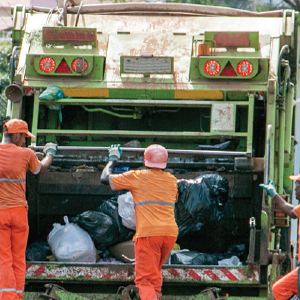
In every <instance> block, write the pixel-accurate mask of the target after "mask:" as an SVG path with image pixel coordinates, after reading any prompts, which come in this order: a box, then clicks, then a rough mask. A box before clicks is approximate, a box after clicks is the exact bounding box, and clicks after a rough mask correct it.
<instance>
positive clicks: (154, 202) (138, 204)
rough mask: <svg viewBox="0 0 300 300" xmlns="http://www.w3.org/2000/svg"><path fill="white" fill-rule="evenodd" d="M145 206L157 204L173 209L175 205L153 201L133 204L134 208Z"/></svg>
mask: <svg viewBox="0 0 300 300" xmlns="http://www.w3.org/2000/svg"><path fill="white" fill-rule="evenodd" d="M146 204H159V205H167V206H172V207H175V205H174V204H173V203H169V202H164V201H153V200H150V201H143V202H139V203H135V206H141V205H146Z"/></svg>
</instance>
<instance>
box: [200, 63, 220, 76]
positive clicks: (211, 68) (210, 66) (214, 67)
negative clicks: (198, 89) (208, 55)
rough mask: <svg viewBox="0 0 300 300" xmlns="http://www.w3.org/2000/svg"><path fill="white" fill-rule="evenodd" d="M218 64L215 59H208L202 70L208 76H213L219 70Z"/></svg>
mask: <svg viewBox="0 0 300 300" xmlns="http://www.w3.org/2000/svg"><path fill="white" fill-rule="evenodd" d="M220 69H221V67H220V64H219V63H218V62H217V61H215V60H209V61H208V62H206V63H205V65H204V71H205V73H207V74H208V75H210V76H215V75H217V74H218V73H219V72H220Z"/></svg>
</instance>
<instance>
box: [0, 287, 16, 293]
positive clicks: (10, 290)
mask: <svg viewBox="0 0 300 300" xmlns="http://www.w3.org/2000/svg"><path fill="white" fill-rule="evenodd" d="M16 291H17V289H12V288H9V289H0V293H3V292H16Z"/></svg>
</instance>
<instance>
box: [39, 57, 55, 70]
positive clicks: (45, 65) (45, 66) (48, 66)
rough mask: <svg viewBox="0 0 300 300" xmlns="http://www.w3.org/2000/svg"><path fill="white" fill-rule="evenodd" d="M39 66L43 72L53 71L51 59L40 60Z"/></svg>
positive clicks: (53, 66)
mask: <svg viewBox="0 0 300 300" xmlns="http://www.w3.org/2000/svg"><path fill="white" fill-rule="evenodd" d="M39 65H40V69H41V70H42V71H43V72H45V73H49V72H51V71H53V70H54V69H55V60H54V59H52V58H51V57H44V58H42V59H41V60H40V63H39Z"/></svg>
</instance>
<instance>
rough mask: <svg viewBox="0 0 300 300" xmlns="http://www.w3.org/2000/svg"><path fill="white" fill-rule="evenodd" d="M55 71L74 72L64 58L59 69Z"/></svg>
mask: <svg viewBox="0 0 300 300" xmlns="http://www.w3.org/2000/svg"><path fill="white" fill-rule="evenodd" d="M55 73H72V71H71V69H70V67H69V66H68V64H67V62H66V61H65V59H64V58H63V59H62V61H61V62H60V64H59V65H58V67H57V69H56V70H55Z"/></svg>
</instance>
